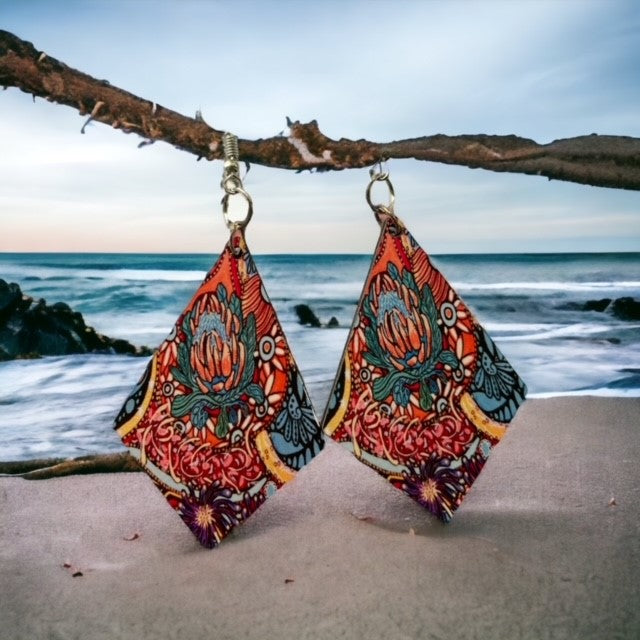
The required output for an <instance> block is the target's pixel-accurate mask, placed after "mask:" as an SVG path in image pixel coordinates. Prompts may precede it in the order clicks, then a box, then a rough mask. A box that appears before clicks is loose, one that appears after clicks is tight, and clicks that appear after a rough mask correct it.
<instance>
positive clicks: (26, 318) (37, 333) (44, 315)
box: [0, 279, 151, 360]
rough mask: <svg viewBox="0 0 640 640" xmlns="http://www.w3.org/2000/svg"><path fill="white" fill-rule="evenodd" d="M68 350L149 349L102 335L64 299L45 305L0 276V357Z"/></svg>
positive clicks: (132, 351) (144, 351) (141, 352)
mask: <svg viewBox="0 0 640 640" xmlns="http://www.w3.org/2000/svg"><path fill="white" fill-rule="evenodd" d="M72 353H123V354H130V355H150V353H151V350H150V349H148V348H147V347H136V346H134V345H132V344H130V343H129V342H127V341H126V340H114V339H112V338H108V337H107V336H103V335H101V334H99V333H97V332H96V331H95V329H93V327H88V326H87V325H86V324H85V322H84V318H83V317H82V314H80V313H78V312H77V311H73V309H71V307H69V305H67V304H65V303H64V302H56V303H55V304H53V305H51V306H48V305H47V303H46V301H45V300H43V299H40V300H38V301H35V300H34V299H33V298H30V297H29V296H25V295H23V293H22V291H20V287H19V286H18V285H17V284H7V283H6V282H5V281H4V280H1V279H0V360H11V359H13V358H37V357H39V356H54V355H69V354H72Z"/></svg>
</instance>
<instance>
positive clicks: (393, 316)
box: [371, 273, 431, 371]
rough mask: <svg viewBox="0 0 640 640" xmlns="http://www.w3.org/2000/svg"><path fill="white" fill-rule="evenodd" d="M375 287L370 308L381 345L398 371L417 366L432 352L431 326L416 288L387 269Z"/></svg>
mask: <svg viewBox="0 0 640 640" xmlns="http://www.w3.org/2000/svg"><path fill="white" fill-rule="evenodd" d="M373 289H374V291H375V293H376V295H375V296H372V300H371V311H372V312H373V315H374V317H375V319H376V332H377V334H378V340H379V343H380V346H381V347H382V349H383V350H384V351H385V352H386V353H387V354H388V357H389V358H390V360H391V361H392V363H393V364H394V366H395V368H396V369H398V370H399V371H404V370H405V369H414V368H416V367H419V366H420V365H422V364H424V363H425V362H427V360H428V359H429V356H430V355H431V326H430V324H429V320H428V319H427V317H426V316H425V315H424V313H421V312H420V301H419V300H418V296H417V295H416V293H415V291H412V290H411V289H409V288H408V287H406V286H405V285H404V284H403V283H402V282H400V281H398V280H394V279H392V278H391V277H389V275H388V274H386V273H384V274H382V275H381V277H380V278H378V279H377V280H376V281H375V282H374V284H373Z"/></svg>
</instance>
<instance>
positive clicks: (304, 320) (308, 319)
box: [294, 304, 322, 327]
mask: <svg viewBox="0 0 640 640" xmlns="http://www.w3.org/2000/svg"><path fill="white" fill-rule="evenodd" d="M294 311H295V312H296V314H297V315H298V321H299V322H300V324H304V325H307V326H309V327H320V326H322V325H321V324H320V320H318V316H317V315H316V314H315V313H314V312H313V309H311V307H310V306H309V305H308V304H297V305H296V306H295V307H294Z"/></svg>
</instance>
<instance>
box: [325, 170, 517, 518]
mask: <svg viewBox="0 0 640 640" xmlns="http://www.w3.org/2000/svg"><path fill="white" fill-rule="evenodd" d="M376 182H383V183H385V184H386V185H387V187H388V188H389V192H390V202H389V204H388V205H386V206H384V205H374V204H373V203H372V202H371V188H372V186H373V185H374V184H375V183H376ZM366 197H367V202H368V203H369V206H370V207H371V208H372V209H373V211H374V213H375V215H376V218H377V220H378V222H379V223H380V226H381V230H380V238H379V240H378V245H377V247H376V250H375V254H374V256H373V261H372V263H371V267H370V270H369V274H368V275H367V278H366V281H365V285H364V289H363V292H362V296H361V298H360V301H359V303H358V306H357V309H356V314H355V318H354V321H353V325H352V327H351V331H350V333H349V337H348V338H347V344H346V346H345V349H344V354H343V356H342V361H341V364H340V367H339V370H338V375H337V377H336V380H335V382H334V386H333V390H332V392H331V395H330V398H329V403H328V406H327V409H326V411H325V415H324V418H323V426H324V431H325V433H326V434H327V435H328V436H330V437H331V438H333V439H334V440H336V441H337V442H339V443H341V444H342V445H344V446H345V447H346V448H347V449H349V450H350V451H351V452H352V453H353V454H354V455H355V456H356V457H357V458H358V459H359V460H361V461H362V462H363V463H364V464H366V465H367V466H369V467H371V468H372V469H374V470H376V471H377V472H378V473H379V474H381V475H382V476H383V477H385V478H387V479H388V480H389V481H390V482H391V483H392V484H393V485H394V486H395V487H397V488H398V489H401V490H402V491H404V492H405V493H407V494H408V495H409V496H411V497H412V498H414V499H415V500H416V501H417V502H418V503H420V504H421V505H422V506H423V507H426V508H427V509H428V510H429V511H430V512H431V513H432V514H433V515H435V516H437V517H438V518H440V519H441V520H442V521H444V522H448V521H449V520H450V519H451V516H452V514H453V512H454V510H455V509H456V508H457V507H458V506H459V505H460V503H461V502H462V500H463V498H464V497H465V495H466V493H467V492H468V490H469V488H470V487H471V485H472V484H473V482H474V480H475V479H476V478H477V476H478V474H479V473H480V471H481V470H482V467H483V466H484V464H485V462H486V460H487V457H488V456H489V453H490V451H491V449H492V447H494V446H495V445H496V444H497V443H498V441H499V440H500V438H502V436H503V435H504V433H505V431H506V429H507V426H508V423H509V422H510V421H511V419H512V418H513V417H514V415H515V413H516V410H517V409H518V407H519V406H520V405H521V404H522V402H523V401H524V397H525V393H526V387H525V384H524V383H523V381H522V380H521V379H520V378H519V377H518V375H517V374H516V372H515V371H514V370H513V368H512V367H511V365H510V364H509V363H508V362H507V360H506V359H505V357H504V356H503V355H502V353H500V351H499V349H498V348H497V347H496V345H495V344H494V343H493V341H492V340H491V338H490V337H489V336H488V334H487V333H486V332H485V330H484V329H483V328H482V327H481V326H480V324H478V322H477V320H476V319H475V318H474V317H473V314H472V313H471V311H469V309H468V308H467V306H466V305H465V304H464V302H463V301H462V300H461V299H460V296H458V294H457V293H456V292H455V291H454V290H453V288H452V287H451V285H450V284H449V283H448V282H447V281H446V280H445V278H444V276H443V275H442V274H441V273H440V272H439V271H438V270H437V269H436V268H435V267H434V266H433V265H432V263H431V261H430V260H429V258H428V256H427V254H426V253H425V252H424V251H423V250H422V249H421V248H420V246H419V245H418V243H417V242H416V241H415V240H414V238H413V237H412V236H411V234H410V233H409V232H408V231H407V229H406V228H405V226H404V224H403V223H402V222H401V221H400V220H399V219H398V218H397V217H396V215H395V213H394V210H393V203H394V192H393V187H392V185H391V182H390V180H389V174H388V173H385V172H383V171H382V167H380V169H379V171H377V172H374V171H373V170H372V171H371V181H370V183H369V186H368V187H367V192H366Z"/></svg>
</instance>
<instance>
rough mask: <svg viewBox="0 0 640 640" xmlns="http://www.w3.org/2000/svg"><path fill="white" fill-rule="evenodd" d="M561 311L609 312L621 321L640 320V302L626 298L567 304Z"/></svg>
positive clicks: (561, 307) (562, 306)
mask: <svg viewBox="0 0 640 640" xmlns="http://www.w3.org/2000/svg"><path fill="white" fill-rule="evenodd" d="M558 308H559V309H565V310H567V311H597V312H599V313H603V312H605V311H607V312H608V313H611V314H612V315H613V316H615V317H616V318H619V319H620V320H640V300H636V299H635V298H631V297H630V296H626V297H623V298H616V299H615V300H612V299H611V298H601V299H600V300H587V301H586V302H567V303H565V304H563V305H561V306H560V307H558Z"/></svg>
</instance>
